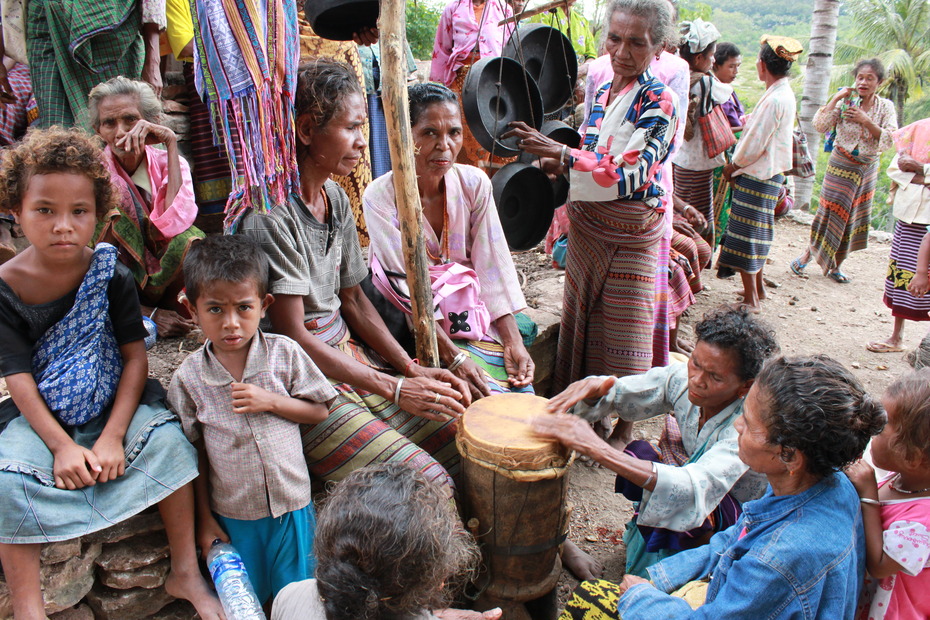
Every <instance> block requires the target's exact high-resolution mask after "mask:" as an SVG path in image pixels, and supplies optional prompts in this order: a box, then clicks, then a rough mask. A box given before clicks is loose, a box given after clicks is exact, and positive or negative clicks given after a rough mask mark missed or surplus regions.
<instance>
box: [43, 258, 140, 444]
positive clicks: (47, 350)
mask: <svg viewBox="0 0 930 620" xmlns="http://www.w3.org/2000/svg"><path fill="white" fill-rule="evenodd" d="M115 267H116V248H115V247H113V246H112V245H110V244H109V243H101V244H99V245H98V246H97V247H96V249H95V250H94V256H93V259H92V260H91V263H90V268H89V269H88V270H87V274H86V275H85V276H84V279H83V280H82V281H81V285H80V287H78V291H77V296H76V297H75V300H74V306H72V308H71V310H69V311H68V314H66V315H65V317H64V318H63V319H62V320H61V321H59V322H58V323H56V324H55V325H53V326H52V327H51V328H50V329H49V330H48V331H47V332H45V333H44V334H43V335H42V337H41V338H40V339H39V340H38V342H36V346H35V354H34V355H33V358H32V374H33V377H35V381H36V385H37V386H38V389H39V394H40V395H41V396H42V398H43V400H45V404H46V405H48V408H49V410H50V411H51V412H52V414H53V415H54V416H55V418H57V419H58V421H59V422H61V424H62V425H64V426H79V425H81V424H85V423H87V422H89V421H91V420H93V419H94V418H96V417H98V416H100V415H101V414H102V413H103V412H104V410H105V409H106V408H107V407H109V406H110V404H111V403H112V402H113V398H114V397H115V396H116V388H117V386H118V385H119V380H120V376H121V375H122V372H123V358H122V356H121V355H120V351H119V345H117V343H116V337H115V336H114V335H113V325H112V323H111V322H110V298H109V297H108V295H107V288H108V287H109V284H110V280H111V279H112V278H113V271H114V269H115Z"/></svg>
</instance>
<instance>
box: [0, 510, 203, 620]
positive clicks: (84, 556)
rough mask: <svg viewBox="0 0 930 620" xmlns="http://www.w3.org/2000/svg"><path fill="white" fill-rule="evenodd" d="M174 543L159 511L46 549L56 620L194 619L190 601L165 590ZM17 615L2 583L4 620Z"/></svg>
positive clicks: (50, 605) (46, 585)
mask: <svg viewBox="0 0 930 620" xmlns="http://www.w3.org/2000/svg"><path fill="white" fill-rule="evenodd" d="M169 564H170V559H169V558H168V540H167V538H166V537H165V530H164V527H163V525H162V522H161V517H160V516H159V515H158V511H157V509H155V508H154V507H153V508H151V509H148V510H146V511H144V512H142V513H140V514H138V515H136V516H134V517H132V518H130V519H127V520H126V521H123V522H122V523H119V524H117V525H115V526H113V527H111V528H109V529H106V530H102V531H100V532H96V533H94V534H90V535H88V536H83V537H81V538H75V539H73V540H68V541H64V542H58V543H52V544H48V545H45V546H44V547H43V548H42V589H43V594H44V596H45V610H46V613H47V614H49V617H50V618H51V619H52V620H91V619H93V618H102V619H104V620H134V619H136V618H157V619H160V620H189V619H191V618H194V617H196V615H195V613H194V608H193V607H192V606H191V605H190V604H189V603H188V602H187V601H179V600H176V599H174V598H172V597H171V596H170V595H169V594H168V593H167V592H165V588H164V584H165V578H166V576H167V575H168V568H169ZM12 617H13V609H12V605H11V601H10V593H9V589H8V588H7V585H6V581H0V618H2V619H4V620H6V619H7V618H12Z"/></svg>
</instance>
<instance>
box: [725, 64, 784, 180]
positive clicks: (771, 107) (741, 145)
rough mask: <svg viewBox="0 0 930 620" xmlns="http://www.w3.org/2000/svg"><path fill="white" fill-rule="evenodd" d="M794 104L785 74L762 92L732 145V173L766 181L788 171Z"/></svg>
mask: <svg viewBox="0 0 930 620" xmlns="http://www.w3.org/2000/svg"><path fill="white" fill-rule="evenodd" d="M795 105H796V103H795V99H794V93H793V92H792V91H791V85H790V84H789V83H788V78H786V77H784V78H781V79H780V80H778V81H777V82H775V83H774V84H772V85H771V86H770V87H769V88H768V89H767V90H766V91H765V94H764V95H762V98H761V99H760V100H759V103H758V104H757V105H756V109H755V110H753V113H752V115H751V116H750V118H749V120H747V122H746V126H745V127H744V128H743V135H742V136H741V137H740V140H739V142H738V143H737V144H736V151H735V152H734V153H733V163H734V164H736V166H737V168H738V170H737V171H736V172H734V173H733V175H734V176H738V175H740V174H748V175H751V176H754V177H756V178H757V179H761V180H763V181H766V180H768V179H771V178H772V177H774V176H775V175H777V174H782V173H784V172H785V171H787V170H791V167H792V165H793V164H792V161H793V157H792V151H793V137H792V135H793V134H792V132H793V130H794V115H795V112H794V109H795Z"/></svg>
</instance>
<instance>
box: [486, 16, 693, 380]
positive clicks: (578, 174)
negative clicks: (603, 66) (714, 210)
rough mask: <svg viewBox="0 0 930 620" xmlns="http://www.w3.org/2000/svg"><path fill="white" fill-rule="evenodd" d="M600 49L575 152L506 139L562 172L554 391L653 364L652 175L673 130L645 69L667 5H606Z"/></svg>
mask: <svg viewBox="0 0 930 620" xmlns="http://www.w3.org/2000/svg"><path fill="white" fill-rule="evenodd" d="M605 25H606V28H605V30H606V32H607V38H606V41H605V46H606V49H607V53H608V54H609V55H610V58H611V66H612V68H613V72H614V75H613V79H612V81H610V82H606V83H604V84H603V85H601V87H600V89H599V90H598V93H597V98H596V101H595V103H594V105H593V107H592V111H591V114H590V118H589V119H588V123H587V129H586V133H585V138H584V144H583V147H582V148H581V149H568V148H567V147H565V146H563V145H561V144H558V143H557V142H555V141H553V140H551V139H549V138H547V137H545V136H543V135H542V134H540V133H539V132H538V131H536V130H535V129H532V128H531V127H529V126H528V125H526V124H525V123H520V122H516V123H513V124H512V129H511V130H510V131H509V132H508V133H506V134H504V137H505V138H506V137H510V136H516V137H518V138H520V148H521V149H522V150H524V151H525V152H527V153H531V154H533V155H538V156H540V157H542V158H543V159H542V165H543V166H544V168H545V169H546V170H547V171H548V172H553V173H559V174H561V173H563V172H565V171H568V173H569V175H570V181H571V190H570V194H569V203H568V205H567V206H566V209H567V213H568V218H569V227H570V228H569V230H570V232H569V236H570V238H571V243H569V247H568V257H567V261H566V267H565V296H564V300H563V305H564V310H563V312H562V327H561V331H560V332H559V348H558V354H557V356H556V368H555V377H554V380H553V386H554V388H555V389H557V390H558V389H563V388H565V386H567V385H568V384H569V383H571V382H572V381H575V380H577V379H580V378H582V377H584V376H586V375H589V374H609V375H616V376H625V375H630V374H636V373H640V372H645V371H646V370H648V369H649V367H650V366H651V365H652V355H653V347H652V338H653V326H654V318H655V292H656V291H655V289H656V265H657V262H658V254H659V246H660V241H661V240H662V237H663V235H664V234H665V227H666V223H665V214H664V213H662V212H661V208H660V207H661V203H662V196H663V195H664V190H663V189H662V188H661V187H660V185H659V180H658V177H659V176H660V175H659V170H660V169H661V167H662V164H663V162H664V161H665V160H666V158H667V157H668V155H669V151H670V149H671V145H672V139H673V136H674V133H675V128H676V126H677V122H678V119H677V116H676V114H675V105H674V96H673V95H672V93H671V91H670V90H668V88H667V87H666V86H665V85H664V84H662V83H661V82H660V81H659V80H658V79H657V78H656V77H655V76H653V74H652V71H651V70H650V68H649V63H650V61H651V60H652V59H654V58H657V57H658V56H659V55H660V54H661V52H662V49H663V47H664V45H665V42H666V41H668V40H670V39H671V38H672V36H673V35H672V32H673V24H672V8H671V4H670V3H669V2H667V1H666V0H614V2H613V3H612V4H611V5H610V9H609V10H608V11H607V21H606V24H605Z"/></svg>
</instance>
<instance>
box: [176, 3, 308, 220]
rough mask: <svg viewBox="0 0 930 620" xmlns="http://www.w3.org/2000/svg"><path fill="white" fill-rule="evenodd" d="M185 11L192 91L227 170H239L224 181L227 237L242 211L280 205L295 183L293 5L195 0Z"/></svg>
mask: <svg viewBox="0 0 930 620" xmlns="http://www.w3.org/2000/svg"><path fill="white" fill-rule="evenodd" d="M191 8H192V9H194V10H192V17H193V21H194V33H195V36H194V43H195V45H196V54H195V55H194V58H195V59H196V66H195V68H194V69H195V73H194V81H195V83H196V85H197V92H199V93H200V96H201V98H202V99H203V101H204V102H205V103H206V105H207V106H208V107H209V109H210V118H211V121H212V124H213V131H214V135H215V136H216V141H217V143H218V144H221V145H223V146H224V147H225V150H226V155H227V157H228V158H229V168H230V170H237V171H240V172H241V175H236V176H235V177H233V179H232V181H233V190H232V193H231V194H230V195H229V200H228V202H227V205H226V221H225V227H226V229H227V231H228V232H230V233H232V232H235V230H236V226H237V225H238V223H239V220H240V219H241V218H242V216H243V215H245V214H246V213H247V212H248V211H249V210H252V209H254V210H257V211H259V212H266V211H268V210H270V209H272V208H273V207H275V206H277V205H281V204H284V202H285V201H287V200H288V197H289V196H290V194H291V189H292V188H293V187H295V186H296V184H297V153H296V150H295V142H294V91H295V87H296V82H297V60H298V58H299V39H298V36H297V4H296V0H199V1H198V2H195V3H192V7H191ZM236 142H239V143H240V144H239V146H240V149H241V150H238V149H236V148H235V143H236ZM237 153H242V154H246V153H247V154H248V156H247V157H239V158H237V157H236V154H237Z"/></svg>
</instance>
